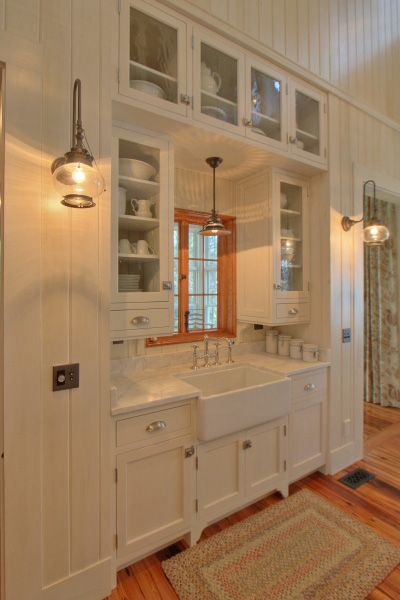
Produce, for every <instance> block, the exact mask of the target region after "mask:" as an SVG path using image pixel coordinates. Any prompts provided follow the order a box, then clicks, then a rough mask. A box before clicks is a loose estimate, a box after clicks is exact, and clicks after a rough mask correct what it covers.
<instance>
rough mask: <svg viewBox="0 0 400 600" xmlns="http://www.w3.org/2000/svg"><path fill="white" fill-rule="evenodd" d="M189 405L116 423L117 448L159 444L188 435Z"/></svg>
mask: <svg viewBox="0 0 400 600" xmlns="http://www.w3.org/2000/svg"><path fill="white" fill-rule="evenodd" d="M191 429H192V418H191V405H190V404H184V405H182V406H175V407H174V408H166V409H164V410H157V411H155V412H152V413H146V414H141V415H137V416H136V417H130V418H128V419H121V420H120V421H117V447H118V448H120V447H121V446H127V445H128V444H137V443H138V442H149V443H154V442H159V441H164V440H168V439H170V438H174V437H177V436H178V435H179V436H180V435H184V434H186V433H190V432H191Z"/></svg>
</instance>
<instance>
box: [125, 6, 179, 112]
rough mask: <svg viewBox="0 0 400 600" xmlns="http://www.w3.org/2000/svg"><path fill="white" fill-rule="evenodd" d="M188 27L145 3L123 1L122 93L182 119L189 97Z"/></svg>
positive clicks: (170, 15)
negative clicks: (178, 115) (175, 114)
mask: <svg viewBox="0 0 400 600" xmlns="http://www.w3.org/2000/svg"><path fill="white" fill-rule="evenodd" d="M186 36H187V31H186V23H185V22H183V21H180V20H179V19H177V18H176V17H175V15H174V14H173V13H169V12H167V9H166V10H165V11H164V9H163V10H160V9H159V8H157V9H156V8H155V7H154V6H152V5H151V4H148V3H147V2H145V1H143V0H123V1H122V3H121V12H120V70H119V90H120V92H121V93H122V94H124V95H128V96H131V97H133V98H136V99H137V100H139V101H141V102H146V103H151V104H153V105H155V106H159V107H160V108H164V109H168V110H171V111H173V112H175V113H180V114H183V115H186V114H187V111H188V107H189V105H190V104H191V102H190V99H189V97H188V96H187V73H186V65H187V56H186V52H187V39H186Z"/></svg>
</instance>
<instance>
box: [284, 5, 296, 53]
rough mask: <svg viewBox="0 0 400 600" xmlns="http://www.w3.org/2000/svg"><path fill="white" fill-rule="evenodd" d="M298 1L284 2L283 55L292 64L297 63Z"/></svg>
mask: <svg viewBox="0 0 400 600" xmlns="http://www.w3.org/2000/svg"><path fill="white" fill-rule="evenodd" d="M297 6H298V0H285V30H286V31H285V54H286V56H287V57H288V58H290V60H292V61H293V62H297V61H298V41H297V39H298V33H299V27H298V20H297V19H298V14H297Z"/></svg>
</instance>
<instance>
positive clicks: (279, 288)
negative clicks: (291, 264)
mask: <svg viewBox="0 0 400 600" xmlns="http://www.w3.org/2000/svg"><path fill="white" fill-rule="evenodd" d="M272 287H273V288H274V290H281V289H282V286H281V284H280V283H274V285H273V286H272Z"/></svg>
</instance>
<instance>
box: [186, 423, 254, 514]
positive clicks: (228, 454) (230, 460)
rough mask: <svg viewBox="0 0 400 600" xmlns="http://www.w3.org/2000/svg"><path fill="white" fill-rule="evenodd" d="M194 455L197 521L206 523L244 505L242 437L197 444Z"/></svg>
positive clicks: (236, 436) (226, 437) (231, 436)
mask: <svg viewBox="0 0 400 600" xmlns="http://www.w3.org/2000/svg"><path fill="white" fill-rule="evenodd" d="M197 453H198V461H199V465H198V474H197V500H198V518H199V520H200V521H201V522H208V523H209V522H211V521H213V520H214V519H217V518H218V517H220V516H222V515H224V514H227V513H229V512H232V511H233V510H235V509H236V508H238V507H239V506H240V505H241V504H243V502H244V454H245V453H244V451H243V434H233V435H228V436H225V437H223V438H220V439H217V440H214V441H212V442H208V443H206V444H201V445H199V446H198V449H197Z"/></svg>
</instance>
